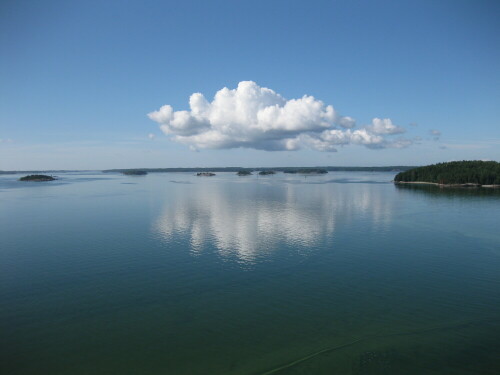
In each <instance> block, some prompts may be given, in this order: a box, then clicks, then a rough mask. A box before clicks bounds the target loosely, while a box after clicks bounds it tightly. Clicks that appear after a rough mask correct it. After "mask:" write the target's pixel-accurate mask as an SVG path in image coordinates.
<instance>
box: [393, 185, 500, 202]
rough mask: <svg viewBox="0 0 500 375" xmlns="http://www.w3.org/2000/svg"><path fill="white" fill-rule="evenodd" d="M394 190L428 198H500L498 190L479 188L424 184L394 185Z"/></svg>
mask: <svg viewBox="0 0 500 375" xmlns="http://www.w3.org/2000/svg"><path fill="white" fill-rule="evenodd" d="M395 186H396V189H397V190H398V191H399V192H401V193H408V194H419V195H426V196H428V197H429V198H435V199H443V198H457V197H467V198H486V199H487V198H492V199H498V198H500V189H496V188H481V187H449V186H445V187H440V186H436V185H425V184H407V185H401V184H396V185H395Z"/></svg>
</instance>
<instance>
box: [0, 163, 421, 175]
mask: <svg viewBox="0 0 500 375" xmlns="http://www.w3.org/2000/svg"><path fill="white" fill-rule="evenodd" d="M412 168H415V166H407V165H406V166H405V165H394V166H386V167H333V166H327V167H323V166H312V167H248V168H243V167H210V168H208V167H199V168H198V167H196V168H141V170H143V171H146V172H148V173H168V172H196V173H198V172H239V171H250V172H257V171H273V172H287V173H288V171H292V172H291V173H295V172H294V171H298V170H325V171H327V172H400V171H406V170H408V169H412ZM127 170H129V169H106V170H103V171H102V172H104V173H117V172H118V173H121V172H123V171H127ZM2 173H5V174H7V173H19V172H16V171H0V174H2ZM25 173H26V172H25ZM322 173H323V172H322Z"/></svg>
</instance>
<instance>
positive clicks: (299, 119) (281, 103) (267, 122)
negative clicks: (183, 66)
mask: <svg viewBox="0 0 500 375" xmlns="http://www.w3.org/2000/svg"><path fill="white" fill-rule="evenodd" d="M189 107H190V110H189V111H174V110H173V108H172V107H171V106H170V105H164V106H162V107H161V108H160V109H159V110H158V111H154V112H151V113H149V114H148V116H149V118H150V119H152V120H154V121H156V122H157V123H159V124H160V129H161V130H162V131H163V132H164V133H165V134H166V135H168V136H170V137H171V138H172V139H173V140H174V141H176V142H180V143H183V144H186V145H187V146H189V147H190V148H191V149H194V150H197V149H228V148H237V147H245V148H254V149H261V150H269V151H278V150H287V151H293V150H298V149H300V148H303V147H309V148H313V149H316V150H320V151H336V148H335V146H338V145H348V144H358V145H364V146H366V147H369V148H387V147H398V148H399V147H406V146H408V145H409V144H411V141H409V140H402V139H400V140H396V141H394V140H388V139H386V138H385V137H384V136H390V135H393V134H400V133H403V132H405V129H404V128H402V127H399V126H396V125H394V124H393V123H392V121H391V120H390V119H379V118H374V119H373V121H372V123H371V124H370V125H367V126H365V127H364V128H361V129H357V130H353V128H354V127H355V126H356V122H355V120H354V119H353V118H352V117H349V116H340V115H339V114H338V113H337V112H336V111H335V109H334V108H333V106H331V105H326V104H324V103H323V102H322V101H321V100H317V99H315V98H314V97H313V96H308V95H304V96H303V97H302V98H299V99H290V100H287V99H285V98H284V97H283V96H281V95H280V94H278V93H276V92H275V91H273V90H271V89H268V88H265V87H260V86H258V85H257V84H256V83H255V82H252V81H242V82H240V83H239V84H238V87H237V88H236V89H233V90H231V89H228V88H226V87H225V88H223V89H221V90H219V91H218V92H217V93H216V94H215V97H214V99H213V100H212V101H211V102H209V101H207V100H206V99H205V97H204V96H203V94H200V93H194V94H192V95H191V97H190V98H189Z"/></svg>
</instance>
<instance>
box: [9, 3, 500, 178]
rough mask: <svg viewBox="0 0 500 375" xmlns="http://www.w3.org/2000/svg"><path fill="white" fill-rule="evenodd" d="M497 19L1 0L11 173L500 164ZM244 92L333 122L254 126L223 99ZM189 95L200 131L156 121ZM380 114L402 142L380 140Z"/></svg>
mask: <svg viewBox="0 0 500 375" xmlns="http://www.w3.org/2000/svg"><path fill="white" fill-rule="evenodd" d="M499 11H500V3H499V2H497V1H458V0H453V1H418V2H416V1H352V0H351V1H307V2H305V1H269V0H268V1H175V2H174V1H104V2H103V1H89V0H86V1H69V2H68V1H48V0H46V1H8V0H7V1H3V2H2V3H1V4H0V63H1V69H0V81H1V82H2V84H1V91H0V139H1V141H0V169H2V170H11V169H104V168H128V167H194V166H204V167H209V166H287V165H297V166H312V165H347V166H349V165H363V166H366V165H420V164H427V163H434V162H441V161H449V160H462V159H491V160H497V161H498V160H500V124H499V120H498V119H499V116H500V113H499V112H500V109H499V108H500V105H499V98H500V95H499V94H500V92H499V91H500V71H499V68H500V66H499V61H500V49H499V48H498V46H499V45H500V26H499V25H500V24H499V23H498V16H499ZM242 81H253V82H255V86H252V87H253V88H256V90H257V92H258V93H260V92H261V91H262V88H269V89H271V90H273V91H274V92H275V93H277V94H279V95H281V96H282V97H283V98H284V99H283V100H284V101H283V103H286V101H287V100H290V99H301V98H303V96H304V95H309V96H313V97H314V99H315V100H316V101H318V100H320V101H322V103H323V104H324V106H323V107H321V108H320V109H319V112H318V113H319V114H320V115H321V116H322V117H321V118H327V117H328V116H327V115H326V113H327V112H328V111H327V109H326V107H327V106H328V105H332V106H333V107H334V109H335V111H336V117H335V118H333V117H331V118H330V117H328V118H327V120H325V121H326V123H325V124H322V125H320V124H319V123H318V122H314V121H312V120H311V119H309V118H306V119H304V120H303V122H302V123H299V124H298V125H297V127H295V128H294V129H290V128H287V126H288V125H287V124H288V123H287V124H285V125H283V126H282V127H280V128H279V129H278V128H276V127H273V126H274V124H271V123H270V122H272V119H273V118H274V119H275V118H277V117H272V116H271V117H269V118H267V119H266V121H267V122H265V124H264V125H262V124H260V125H259V126H261V127H260V128H259V129H260V130H259V132H254V131H253V130H252V131H250V130H249V129H250V128H251V127H252V126H254V125H255V124H254V123H253V122H252V121H250V120H251V118H254V119H255V118H256V117H255V116H257V114H256V113H254V114H252V113H250V114H249V116H250V117H249V118H248V119H245V120H242V121H240V122H238V123H237V124H233V123H232V121H233V120H232V117H231V116H232V114H231V113H229V115H227V114H228V112H227V111H225V112H224V111H222V110H221V111H222V112H220V113H219V112H217V111H215V110H214V108H215V107H217V108H218V109H221V105H222V104H220V103H218V102H217V103H214V102H212V101H213V98H214V95H215V94H216V93H217V92H218V91H219V90H221V89H223V88H224V87H227V88H229V89H230V90H234V91H232V94H231V95H233V94H234V95H233V96H232V97H236V96H237V95H238V92H239V91H237V88H238V84H239V82H242ZM254 91H255V90H254ZM193 93H202V94H203V95H204V97H205V98H206V101H207V103H208V105H210V108H212V109H211V112H210V113H211V115H204V117H203V119H202V120H200V122H199V124H202V125H199V124H198V123H197V124H198V125H199V128H195V127H194V125H193V127H192V133H189V134H187V133H186V132H184V133H181V132H179V131H178V129H177V128H175V126H174V122H173V121H174V117H168V116H167V117H166V118H163V120H162V121H163V122H161V121H160V122H159V123H157V122H155V121H152V120H151V119H150V118H149V117H148V114H149V113H152V112H154V111H158V110H159V109H160V108H161V107H162V106H164V105H170V106H171V107H172V108H173V111H182V110H187V111H189V110H190V106H189V98H190V96H191V95H192V94H193ZM276 98H278V97H277V96H276ZM231 100H232V99H231ZM235 100H236V99H235ZM255 100H257V101H256V102H255ZM255 100H254V101H253V102H252V103H253V104H255V103H257V104H256V105H257V106H261V107H259V108H261V109H262V108H263V107H262V105H264V104H265V103H264V104H263V102H262V101H259V100H260V99H255ZM276 100H278V99H276ZM278 101H279V100H278ZM316 101H315V102H314V103H316ZM224 103H225V102H224ZM235 103H236V102H235ZM237 103H239V104H238V105H240V104H241V103H240V102H237ZM283 103H282V104H277V105H278V107H279V106H283V105H284V104H283ZM314 103H313V104H314ZM219 104H220V105H219ZM243 104H245V103H243ZM253 104H252V105H253ZM299 104H304V103H299ZM309 104H310V103H309ZM309 104H308V105H309ZM245 105H246V104H245ZM273 105H274V102H273ZM305 105H306V104H304V106H305ZM311 105H312V104H311ZM228 108H230V107H228ZM245 108H246V107H245ZM248 108H253V107H252V106H251V105H250V106H249V107H248ZM304 108H306V107H304ZM306 109H307V110H308V109H310V108H309V107H307V108H306ZM214 112H217V113H219V115H220V116H219V115H218V117H217V119H215V120H214V115H213V113H214ZM294 113H296V112H293V111H291V112H289V113H287V114H285V115H286V116H285V117H284V118H286V119H290V116H293V114H294ZM192 114H193V112H191V113H190V115H192ZM224 114H226V115H227V116H228V117H227V118H225V117H223V116H224ZM253 115H255V116H254V117H252V116H253ZM172 116H174V115H172ZM221 116H222V117H221ZM259 116H260V115H259ZM311 116H312V115H311ZM325 116H326V117H325ZM340 116H349V117H352V118H354V119H355V120H356V126H355V127H353V128H352V129H351V128H349V127H343V126H340V125H339V121H340V120H339V119H340V118H341V117H340ZM191 118H193V119H194V117H193V116H191ZM238 118H239V117H238ZM259 118H260V117H259ZM374 118H379V119H381V120H383V119H390V121H391V124H393V125H394V126H395V127H397V128H392V129H400V131H399V130H398V131H393V132H389V131H386V130H382V131H379V132H376V131H375V130H374V129H375V128H374V127H373V126H374V125H373V119H374ZM249 119H250V120H249ZM247 120H248V121H247ZM186 121H187V122H185V123H182V124H181V125H180V126H183V127H184V128H185V127H187V126H191V125H189V124H190V123H189V121H188V120H186ZM193 121H194V120H193ZM234 121H236V120H234ZM293 121H294V118H292V120H291V122H293ZM311 121H312V122H311ZM226 122H227V125H228V126H229V128H228V129H229V130H227V129H226V130H227V131H226V130H225V133H221V132H222V130H220V129H221V128H220V127H221V126H222V125H221V124H223V125H224V124H225V123H226ZM160 125H162V127H163V130H164V131H166V132H167V133H168V134H164V131H162V130H161V129H160ZM198 125H196V126H198ZM415 125H416V126H415ZM262 126H264V127H265V126H270V128H269V129H271V130H270V131H268V130H262V129H264V128H263V127H262ZM276 126H278V125H276ZM184 128H183V129H184ZM176 129H177V130H176ZM252 129H253V128H252ZM266 129H268V128H266ZM297 129H299V130H297ZM335 129H338V131H337V130H335ZM370 129H371V130H370ZM183 131H184V130H183ZM205 131H206V132H205ZM432 131H434V134H431V132H432ZM209 132H210V134H209ZM356 132H358V133H359V132H368V133H369V136H370V137H371V138H370V140H368V141H366V142H365V141H363V142H365V143H363V142H361V141H359V137H357V136H356V134H355V133H356ZM271 133H272V137H273V139H272V140H270V139H268V138H266V137H269V134H271ZM327 133H328V134H327ZM439 133H440V135H439ZM193 134H194V135H193ZM214 134H215V135H214ZM235 134H237V135H235ZM332 134H333V135H335V137H336V138H335V139H334V140H332ZM359 134H361V133H359ZM359 134H358V135H359ZM150 135H151V136H150ZM209 136H217V137H223V138H224V141H223V142H222V141H221V142H211V141H210V142H208V141H206V139H208V137H209ZM203 137H204V138H203ZM231 137H233V138H231ZM235 137H236V138H238V140H236V138H235ZM339 137H341V138H342V141H339ZM212 138H213V137H212ZM217 139H218V138H217ZM397 140H398V141H397ZM280 142H281V143H280ZM271 144H272V145H273V146H269V145H271ZM278 144H279V145H280V146H276V147H275V146H274V145H278ZM285 144H286V147H285V146H283V145H285ZM290 145H292V146H290ZM282 146H283V147H282ZM270 149H280V151H269V150H270ZM326 149H327V151H325V150H326ZM333 151H336V152H333Z"/></svg>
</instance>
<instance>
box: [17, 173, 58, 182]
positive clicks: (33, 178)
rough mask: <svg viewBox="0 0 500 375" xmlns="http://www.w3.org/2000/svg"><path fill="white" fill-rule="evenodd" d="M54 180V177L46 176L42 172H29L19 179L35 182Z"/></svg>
mask: <svg viewBox="0 0 500 375" xmlns="http://www.w3.org/2000/svg"><path fill="white" fill-rule="evenodd" d="M54 180H56V178H55V177H52V176H47V175H44V174H30V175H28V176H24V177H21V178H20V179H19V181H37V182H42V181H54Z"/></svg>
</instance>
